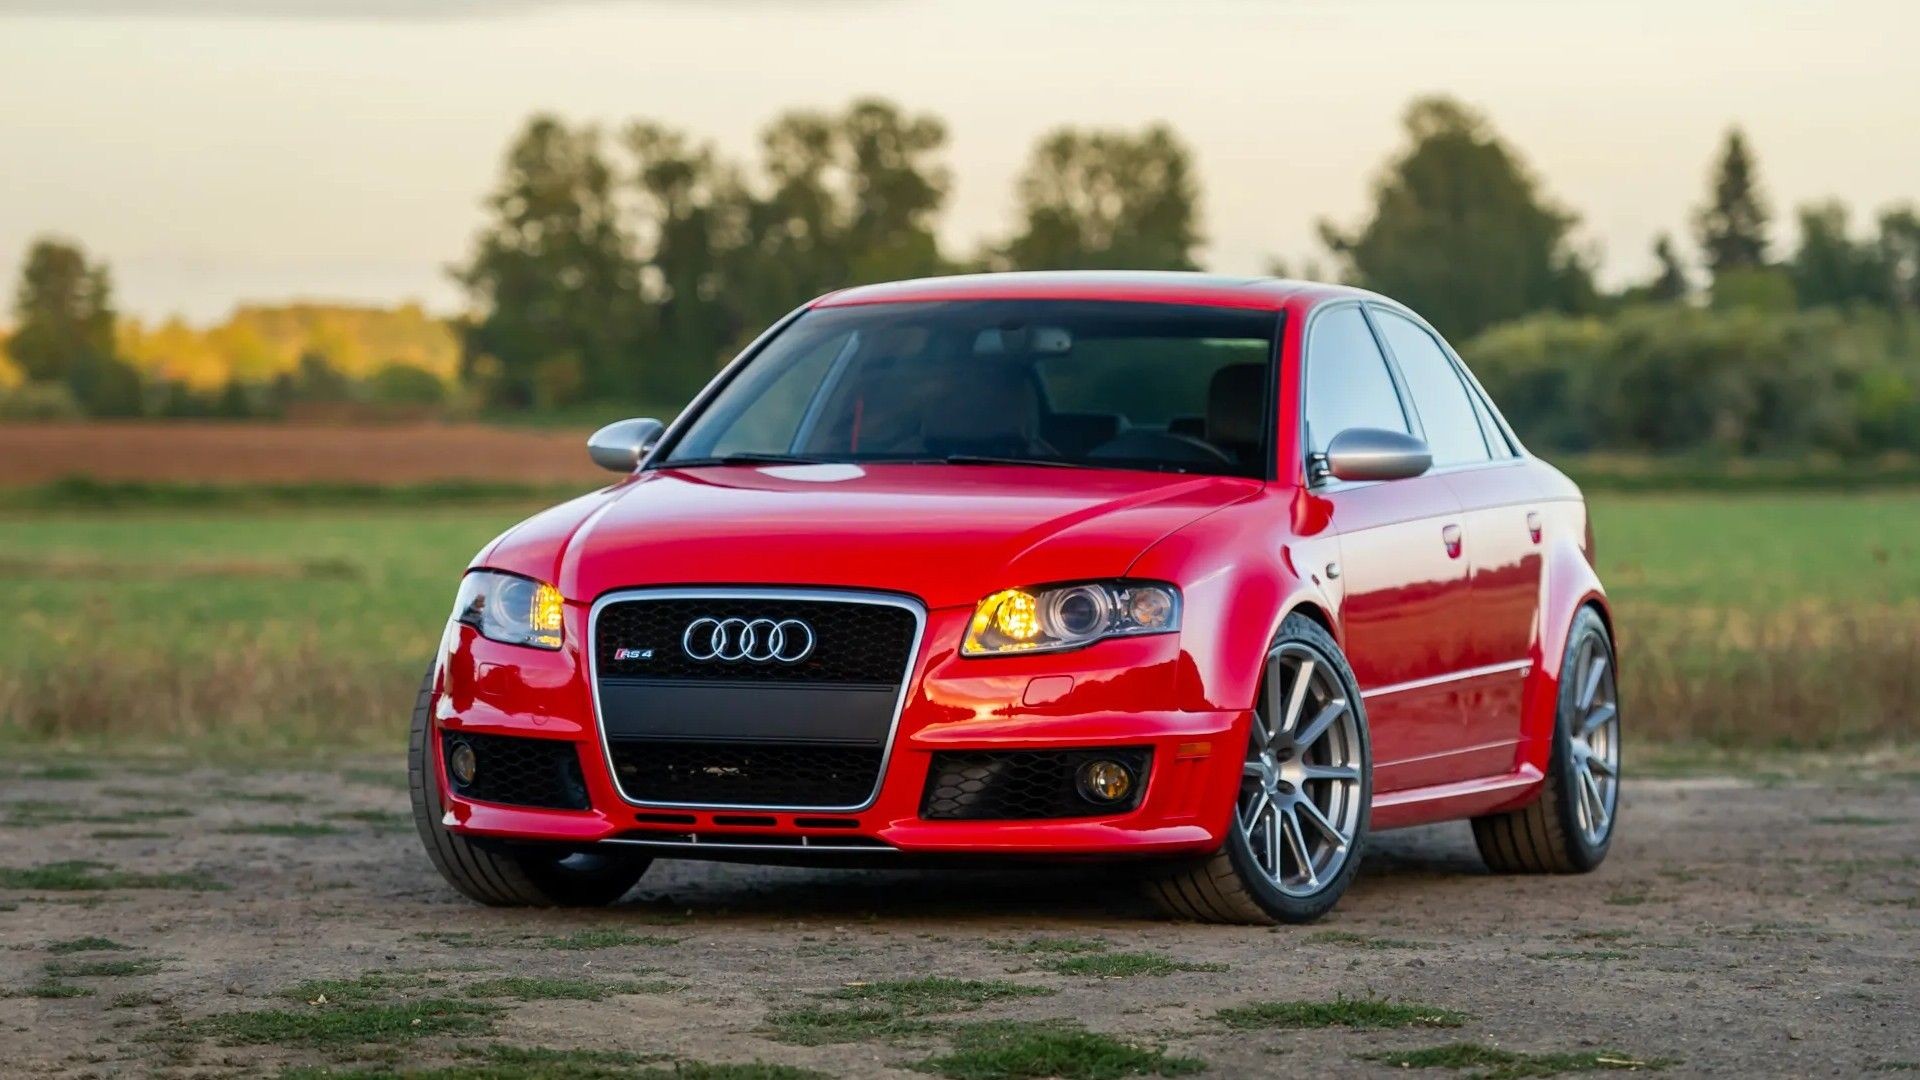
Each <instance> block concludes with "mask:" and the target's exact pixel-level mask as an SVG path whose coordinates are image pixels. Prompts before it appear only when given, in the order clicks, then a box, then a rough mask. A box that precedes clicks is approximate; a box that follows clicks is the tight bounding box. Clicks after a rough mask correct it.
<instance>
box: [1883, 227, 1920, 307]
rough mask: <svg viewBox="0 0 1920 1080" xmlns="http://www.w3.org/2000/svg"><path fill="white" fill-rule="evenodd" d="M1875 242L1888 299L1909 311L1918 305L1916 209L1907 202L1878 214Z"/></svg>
mask: <svg viewBox="0 0 1920 1080" xmlns="http://www.w3.org/2000/svg"><path fill="white" fill-rule="evenodd" d="M1878 243H1879V248H1880V265H1881V266H1883V267H1885V268H1886V274H1887V296H1888V300H1889V302H1891V303H1892V304H1893V305H1894V306H1895V307H1898V308H1905V309H1907V310H1909V311H1911V310H1913V309H1915V308H1920V213H1916V212H1915V209H1914V207H1913V206H1911V205H1908V206H1900V207H1895V208H1893V209H1891V210H1888V211H1886V212H1885V213H1883V214H1881V215H1880V238H1879V242H1878Z"/></svg>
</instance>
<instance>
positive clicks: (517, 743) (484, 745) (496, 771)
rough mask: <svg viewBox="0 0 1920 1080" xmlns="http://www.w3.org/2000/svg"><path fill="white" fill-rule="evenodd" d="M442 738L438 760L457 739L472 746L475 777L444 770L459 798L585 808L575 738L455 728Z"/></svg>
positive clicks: (561, 808)
mask: <svg viewBox="0 0 1920 1080" xmlns="http://www.w3.org/2000/svg"><path fill="white" fill-rule="evenodd" d="M441 738H442V743H441V760H442V761H445V760H446V759H447V755H449V754H451V753H452V752H453V747H454V744H455V743H460V742H464V743H466V744H467V745H469V746H471V747H473V756H474V760H475V761H476V762H477V763H478V767H477V768H475V770H474V774H473V783H471V784H462V783H460V782H459V781H457V780H455V779H454V778H453V775H452V773H451V772H449V773H448V775H447V784H448V786H449V787H451V788H452V789H453V793H454V794H456V795H458V796H460V797H461V798H463V799H476V800H479V801H480V802H491V803H506V804H508V805H510V806H537V807H542V808H545V809H549V810H585V809H587V806H588V803H587V785H586V781H585V779H584V778H583V777H582V776H581V774H580V752H579V750H578V749H577V748H576V747H575V745H574V744H573V743H570V742H557V741H555V740H553V739H521V738H515V737H514V736H511V735H481V734H477V733H473V732H454V731H448V732H443V733H442V736H441Z"/></svg>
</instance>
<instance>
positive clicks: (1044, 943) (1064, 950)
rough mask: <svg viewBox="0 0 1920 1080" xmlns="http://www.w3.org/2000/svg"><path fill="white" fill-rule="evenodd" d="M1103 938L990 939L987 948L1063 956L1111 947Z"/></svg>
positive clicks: (1029, 954)
mask: <svg viewBox="0 0 1920 1080" xmlns="http://www.w3.org/2000/svg"><path fill="white" fill-rule="evenodd" d="M1109 947H1110V946H1109V943H1108V942H1107V941H1106V940H1105V939H1103V938H1077V937H1045V938H1029V939H1028V940H1026V941H989V942H987V948H989V949H992V950H993V951H994V952H1004V953H1020V954H1022V955H1025V956H1063V955H1067V956H1070V955H1073V954H1076V953H1090V952H1103V951H1105V950H1106V949H1107V948H1109Z"/></svg>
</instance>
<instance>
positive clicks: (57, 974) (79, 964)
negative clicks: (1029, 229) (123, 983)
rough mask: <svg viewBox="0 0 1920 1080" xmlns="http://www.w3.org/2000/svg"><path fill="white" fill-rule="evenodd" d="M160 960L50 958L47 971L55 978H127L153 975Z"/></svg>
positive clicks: (144, 958) (157, 968)
mask: <svg viewBox="0 0 1920 1080" xmlns="http://www.w3.org/2000/svg"><path fill="white" fill-rule="evenodd" d="M159 970H160V961H158V960H153V959H150V958H147V957H141V958H139V959H135V960H49V961H47V967H46V972H47V976H48V977H49V978H54V979H85V978H125V977H130V976H135V975H153V974H156V973H158V972H159Z"/></svg>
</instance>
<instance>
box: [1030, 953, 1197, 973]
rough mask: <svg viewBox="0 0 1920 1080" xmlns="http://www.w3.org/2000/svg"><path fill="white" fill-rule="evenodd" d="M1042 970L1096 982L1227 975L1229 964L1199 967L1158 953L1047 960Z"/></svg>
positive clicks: (1080, 956) (1089, 955)
mask: <svg viewBox="0 0 1920 1080" xmlns="http://www.w3.org/2000/svg"><path fill="white" fill-rule="evenodd" d="M1040 966H1041V967H1043V968H1046V969H1047V970H1048V971H1051V972H1053V973H1055V974H1057V975H1088V976H1092V977H1093V978H1096V979H1130V978H1132V977H1134V976H1136V975H1172V974H1173V973H1174V972H1177V971H1225V970H1227V965H1225V964H1196V963H1190V962H1188V961H1185V960H1174V959H1171V958H1169V957H1165V956H1159V955H1156V954H1154V953H1116V952H1108V953H1085V954H1082V955H1079V956H1066V957H1059V958H1057V959H1051V960H1043V961H1041V964H1040Z"/></svg>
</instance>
